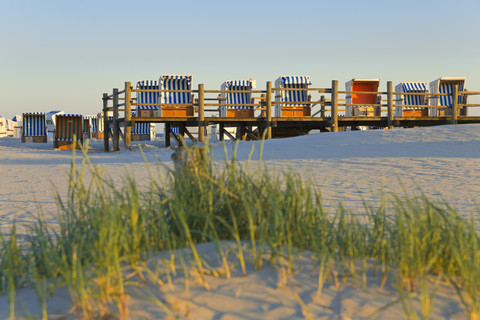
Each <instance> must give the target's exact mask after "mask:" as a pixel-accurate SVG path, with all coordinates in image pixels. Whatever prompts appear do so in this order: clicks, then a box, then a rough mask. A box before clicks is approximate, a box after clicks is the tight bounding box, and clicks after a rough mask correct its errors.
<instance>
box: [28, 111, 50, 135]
mask: <svg viewBox="0 0 480 320" xmlns="http://www.w3.org/2000/svg"><path fill="white" fill-rule="evenodd" d="M46 126H47V123H46V116H45V113H42V112H30V113H24V114H23V129H22V132H23V136H24V137H40V136H45V135H46V134H47V129H46Z"/></svg>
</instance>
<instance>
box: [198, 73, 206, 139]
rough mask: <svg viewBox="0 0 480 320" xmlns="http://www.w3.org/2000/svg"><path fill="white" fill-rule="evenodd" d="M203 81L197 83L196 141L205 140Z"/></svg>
mask: <svg viewBox="0 0 480 320" xmlns="http://www.w3.org/2000/svg"><path fill="white" fill-rule="evenodd" d="M204 89H205V88H204V85H203V83H201V84H199V85H198V141H199V142H204V141H205V105H204V104H205V101H204V98H205V92H204Z"/></svg>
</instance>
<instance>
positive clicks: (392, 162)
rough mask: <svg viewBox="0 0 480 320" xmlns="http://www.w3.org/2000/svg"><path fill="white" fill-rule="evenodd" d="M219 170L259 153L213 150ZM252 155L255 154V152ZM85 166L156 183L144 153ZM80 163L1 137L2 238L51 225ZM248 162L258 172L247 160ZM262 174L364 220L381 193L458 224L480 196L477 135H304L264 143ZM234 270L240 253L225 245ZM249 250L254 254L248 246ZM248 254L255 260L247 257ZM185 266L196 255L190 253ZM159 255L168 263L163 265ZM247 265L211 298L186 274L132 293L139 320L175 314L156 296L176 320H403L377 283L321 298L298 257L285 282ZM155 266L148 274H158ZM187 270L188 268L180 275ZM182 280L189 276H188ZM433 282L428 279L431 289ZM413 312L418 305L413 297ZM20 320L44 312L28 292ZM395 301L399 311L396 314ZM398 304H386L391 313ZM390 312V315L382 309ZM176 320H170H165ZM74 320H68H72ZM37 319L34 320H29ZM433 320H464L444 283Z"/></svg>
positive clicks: (306, 262)
mask: <svg viewBox="0 0 480 320" xmlns="http://www.w3.org/2000/svg"><path fill="white" fill-rule="evenodd" d="M141 146H142V149H143V151H144V154H145V157H146V159H147V161H148V163H149V164H150V165H152V167H153V169H154V170H156V169H155V167H156V166H155V164H157V163H158V162H160V163H161V164H162V165H161V166H160V167H161V169H160V170H168V168H172V167H173V163H172V160H171V155H172V152H173V151H172V150H171V149H167V148H165V147H164V142H163V141H161V140H157V141H151V142H144V143H141ZM211 147H212V151H213V158H214V159H213V160H214V161H216V162H218V164H219V166H221V163H222V161H223V160H224V158H225V150H227V151H228V154H229V157H231V156H232V154H233V150H234V149H235V148H237V151H236V155H237V159H238V160H239V162H240V164H241V165H242V166H247V162H248V167H249V169H248V170H252V171H254V170H257V169H256V168H258V160H259V151H260V149H261V143H260V142H239V143H238V146H237V147H236V145H235V143H234V142H226V143H225V145H223V144H222V143H220V142H212V143H211ZM252 150H253V151H252ZM88 154H89V158H90V160H91V161H92V162H93V163H94V164H96V165H99V166H102V167H104V168H105V171H106V173H107V175H109V176H112V177H115V178H114V180H115V181H118V182H119V183H120V181H121V180H122V178H123V177H125V175H126V174H132V175H134V176H135V178H136V179H137V181H138V182H139V184H140V185H141V184H142V180H145V179H146V178H147V177H148V175H149V173H148V170H147V169H146V165H145V163H144V158H143V156H142V153H141V152H140V151H139V148H138V145H135V146H134V147H133V148H131V150H127V149H122V150H121V151H119V152H109V153H105V152H103V142H102V141H99V140H97V141H93V140H92V141H90V150H89V152H88ZM82 157H83V156H82V154H81V152H77V154H76V155H75V157H74V158H72V152H71V151H65V150H63V151H60V150H53V147H52V142H51V141H49V143H47V144H31V143H30V144H29V143H23V144H22V143H20V141H19V140H18V139H13V138H0V176H1V178H2V179H1V181H2V187H1V188H0V225H1V228H2V231H3V232H5V233H7V232H8V230H9V229H10V227H11V225H12V223H13V221H16V222H17V224H18V227H19V233H20V234H26V233H28V231H27V230H26V229H24V228H22V223H28V222H30V221H32V214H36V213H38V212H39V210H42V212H43V213H44V214H45V216H46V217H47V219H50V221H51V223H52V224H55V223H57V222H56V219H55V217H56V212H57V209H56V204H55V199H54V196H53V193H54V190H56V191H57V192H59V194H60V196H62V197H65V196H66V195H67V194H66V193H67V176H68V171H69V169H70V165H71V162H72V159H74V160H75V162H76V164H77V165H81V162H82ZM249 157H250V158H251V161H249ZM262 158H263V162H264V164H265V168H266V170H268V171H269V172H270V173H272V174H277V173H279V172H284V171H291V172H294V173H298V174H299V175H300V176H301V177H302V178H303V179H305V181H310V182H311V183H312V184H313V185H315V186H316V187H318V188H321V189H322V195H323V197H324V199H325V201H326V202H327V203H328V204H329V205H331V206H335V205H336V204H337V203H338V201H341V202H342V203H343V205H344V206H345V207H347V208H349V209H351V210H353V211H355V210H357V211H358V212H359V213H361V212H362V208H363V201H366V202H367V203H370V204H372V205H374V206H375V205H378V204H379V201H380V198H381V194H382V190H383V191H384V193H385V195H386V196H385V201H386V202H387V203H389V202H392V201H393V198H392V194H394V195H397V196H398V197H403V196H405V193H407V194H411V195H418V194H419V190H421V191H422V192H423V193H424V194H425V195H426V196H427V197H428V198H429V199H431V200H437V201H442V200H445V201H447V202H448V203H449V204H450V205H452V206H453V207H454V208H455V209H456V210H458V212H460V213H461V215H462V216H465V217H469V216H471V215H476V214H477V213H478V199H477V195H478V194H480V184H479V183H478V181H480V125H455V126H453V125H452V126H438V127H424V128H411V129H394V130H375V131H373V130H372V131H352V132H340V133H322V134H310V135H307V136H302V137H296V138H288V139H276V140H269V141H265V142H264V144H263V153H262ZM224 245H225V246H227V247H228V248H231V249H228V250H227V251H229V250H230V251H229V252H230V256H229V259H230V261H231V262H232V264H233V265H235V264H236V263H237V262H236V261H237V257H236V256H235V254H234V251H235V250H234V248H235V243H224ZM244 246H245V247H246V248H248V243H244ZM199 250H200V251H201V252H202V256H203V257H204V259H205V260H206V261H208V262H209V264H210V266H215V265H217V266H218V268H220V267H221V265H220V262H219V259H218V256H217V253H216V249H215V246H214V245H213V244H212V243H207V244H204V245H200V246H199ZM246 252H248V250H246ZM178 254H179V255H182V254H183V255H186V256H187V257H188V256H191V253H190V252H189V250H180V251H179V253H178ZM160 255H161V254H160ZM246 260H247V275H246V276H244V275H243V274H242V273H241V270H240V268H239V267H238V263H237V268H234V270H233V273H232V276H231V279H226V277H224V276H222V275H221V272H219V273H218V274H210V275H207V279H206V281H207V282H208V284H209V286H210V287H211V288H210V290H206V289H205V287H204V286H202V285H201V284H200V283H198V282H196V281H195V279H196V276H195V274H191V275H190V279H191V283H189V286H188V290H186V284H185V279H186V278H185V272H184V271H180V272H179V273H177V275H176V276H174V277H173V278H172V282H171V284H170V285H166V286H164V287H162V286H158V285H155V284H154V283H152V282H149V284H148V285H146V286H145V287H143V288H138V287H132V288H128V290H129V292H130V305H131V312H132V314H131V318H132V319H141V318H144V319H158V318H163V317H168V316H169V315H168V313H165V311H164V310H163V309H162V308H160V307H159V306H158V305H155V303H151V301H150V300H149V299H147V298H146V297H148V296H149V295H150V294H152V295H154V296H157V297H158V296H161V297H162V299H164V300H165V301H168V303H169V305H170V306H171V308H172V310H174V311H175V312H176V313H175V314H176V315H177V316H179V317H180V318H185V319H225V320H226V319H367V318H371V319H404V318H406V316H405V312H404V309H403V307H402V303H401V302H399V300H398V292H397V290H396V289H395V283H392V282H390V283H387V285H386V286H385V287H384V288H381V289H380V279H378V278H377V277H376V276H375V275H373V274H371V275H369V277H368V279H369V281H368V287H367V288H365V289H364V288H362V287H361V285H360V284H359V283H358V284H356V285H353V284H352V283H351V282H350V281H349V282H348V283H341V285H340V286H339V287H337V286H336V285H335V283H334V282H333V280H332V279H328V280H327V282H326V284H325V286H324V290H323V292H322V294H321V295H320V296H316V291H317V289H318V270H317V269H318V265H317V264H316V263H315V262H314V261H315V260H314V259H313V258H312V254H311V253H309V252H298V257H297V258H296V261H295V268H294V270H293V271H292V273H291V274H290V275H288V277H287V278H286V279H285V277H284V274H283V273H282V268H279V267H278V266H277V267H275V266H271V265H269V264H268V263H265V264H264V266H263V267H262V268H261V269H260V270H254V268H253V264H252V263H251V262H248V261H249V260H248V258H247V259H246ZM161 261H162V259H161V258H160V257H159V258H158V260H157V261H154V260H151V261H150V262H149V263H161ZM178 268H179V269H180V270H181V269H182V266H180V265H179V266H178ZM186 272H187V273H188V272H189V271H186ZM432 281H433V280H432ZM412 299H413V300H412V301H414V302H413V303H414V306H415V308H417V309H418V308H419V302H418V298H415V297H413V298H412ZM16 301H17V310H18V314H20V315H23V316H27V315H38V314H39V312H40V311H39V307H40V305H39V303H38V301H37V299H36V297H35V291H34V289H33V288H30V287H27V288H21V289H19V290H18V291H17V299H16ZM394 302H395V303H394ZM390 304H391V305H390ZM387 306H388V307H387ZM70 309H71V299H70V296H69V292H68V290H66V289H65V288H59V289H57V290H56V291H55V292H54V294H53V295H52V296H51V297H50V298H49V300H48V310H49V314H51V315H52V318H53V315H57V316H59V317H60V315H65V314H67V315H68V312H69V310H70ZM8 310H9V308H8V297H7V296H1V297H0V318H1V319H4V318H8ZM170 316H171V315H170ZM75 317H76V315H75V314H70V315H69V316H67V318H75ZM33 318H36V316H33ZM431 318H432V319H465V318H466V312H465V310H464V309H463V307H462V304H461V303H460V300H459V298H458V296H457V294H456V293H455V290H454V288H453V287H452V286H451V285H448V284H447V283H446V282H441V283H440V284H438V288H437V291H436V297H435V308H434V311H433V313H432V317H431Z"/></svg>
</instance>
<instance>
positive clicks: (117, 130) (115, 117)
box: [113, 88, 120, 151]
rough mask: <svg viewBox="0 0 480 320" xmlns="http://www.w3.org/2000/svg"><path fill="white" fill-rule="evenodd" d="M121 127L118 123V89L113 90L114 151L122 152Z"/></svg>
mask: <svg viewBox="0 0 480 320" xmlns="http://www.w3.org/2000/svg"><path fill="white" fill-rule="evenodd" d="M119 141H120V125H119V123H118V88H115V89H113V151H118V150H120V146H119Z"/></svg>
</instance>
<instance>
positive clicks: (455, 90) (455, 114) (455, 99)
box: [450, 84, 458, 124]
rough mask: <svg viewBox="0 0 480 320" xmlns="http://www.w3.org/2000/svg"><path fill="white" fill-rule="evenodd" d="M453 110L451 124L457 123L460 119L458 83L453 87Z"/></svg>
mask: <svg viewBox="0 0 480 320" xmlns="http://www.w3.org/2000/svg"><path fill="white" fill-rule="evenodd" d="M452 99H453V101H452V110H451V114H452V118H451V120H450V123H451V124H457V122H458V121H457V119H458V84H456V85H455V86H454V87H453V92H452Z"/></svg>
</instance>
